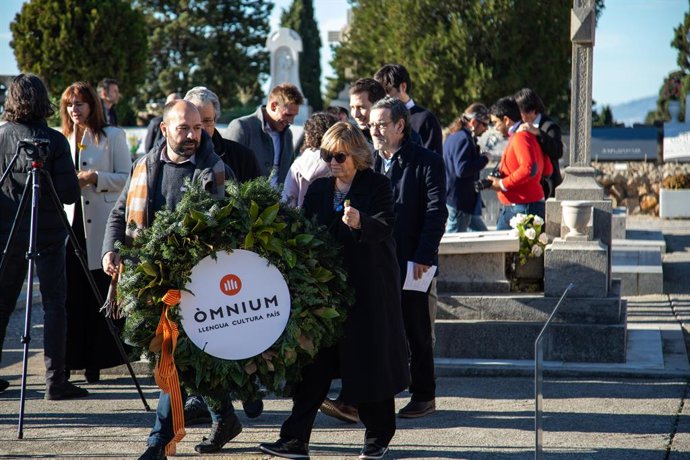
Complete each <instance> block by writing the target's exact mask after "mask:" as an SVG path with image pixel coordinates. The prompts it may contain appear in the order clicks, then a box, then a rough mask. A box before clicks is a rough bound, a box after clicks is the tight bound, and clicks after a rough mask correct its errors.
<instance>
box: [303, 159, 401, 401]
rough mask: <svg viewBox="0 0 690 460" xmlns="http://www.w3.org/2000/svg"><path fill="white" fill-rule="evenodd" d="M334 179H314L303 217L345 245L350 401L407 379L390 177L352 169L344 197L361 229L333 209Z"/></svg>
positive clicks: (345, 359)
mask: <svg viewBox="0 0 690 460" xmlns="http://www.w3.org/2000/svg"><path fill="white" fill-rule="evenodd" d="M334 181H335V178H332V177H324V178H320V179H317V180H315V181H314V182H313V183H312V184H311V185H310V186H309V189H308V190H307V194H306V196H305V198H304V204H303V209H304V212H305V214H306V216H307V217H311V216H313V215H316V216H317V219H318V222H319V223H320V224H323V225H326V226H327V227H328V228H329V230H330V232H331V234H333V236H335V238H336V239H337V240H338V241H339V242H340V243H341V244H342V245H343V246H344V247H343V249H344V251H343V255H344V265H345V268H346V269H347V273H348V279H349V284H350V285H351V286H352V288H353V289H354V293H355V303H354V305H352V306H351V307H350V309H349V311H348V316H347V320H346V322H345V326H344V335H343V337H342V339H341V341H340V343H339V345H338V346H339V353H340V371H341V377H342V382H343V385H342V397H343V399H344V400H345V401H348V402H352V403H359V402H372V401H381V400H384V399H387V398H392V397H393V396H394V395H396V394H397V393H399V392H400V391H402V390H403V389H405V388H406V387H407V385H408V384H409V371H408V364H407V344H406V342H405V332H404V328H403V319H402V311H401V308H400V292H401V290H400V273H399V270H398V264H397V263H396V256H395V242H394V241H393V236H392V230H393V220H394V217H393V196H392V193H391V186H390V181H389V180H388V179H386V178H385V177H383V176H381V175H380V174H376V173H375V172H373V171H372V170H370V169H367V170H364V171H358V172H357V173H356V175H355V178H354V180H353V181H352V186H351V187H350V191H349V193H348V194H347V198H349V199H350V205H351V206H352V207H354V208H356V209H357V210H358V211H359V212H360V217H361V222H362V228H361V229H359V230H351V229H350V228H349V227H348V226H347V225H345V224H344V223H343V221H342V216H343V211H342V210H340V211H334V210H333V191H334Z"/></svg>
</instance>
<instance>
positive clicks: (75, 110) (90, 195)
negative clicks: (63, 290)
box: [60, 82, 132, 382]
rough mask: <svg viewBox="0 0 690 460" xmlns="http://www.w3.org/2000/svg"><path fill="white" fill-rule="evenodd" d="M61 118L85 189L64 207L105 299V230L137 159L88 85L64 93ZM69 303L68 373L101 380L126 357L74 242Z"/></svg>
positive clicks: (69, 267) (78, 84)
mask: <svg viewBox="0 0 690 460" xmlns="http://www.w3.org/2000/svg"><path fill="white" fill-rule="evenodd" d="M60 118H61V120H62V133H63V134H64V135H65V137H66V138H67V139H68V140H69V143H70V147H71V149H72V157H73V159H74V164H75V166H76V170H77V177H78V179H79V185H80V187H81V200H80V201H78V202H77V203H76V204H75V205H71V206H67V207H65V211H66V212H67V216H68V218H70V219H71V223H72V229H73V230H74V232H75V234H76V235H77V239H78V240H80V241H79V244H80V246H82V248H83V249H85V250H86V257H87V259H88V265H89V270H90V271H91V275H92V276H93V277H94V279H95V280H96V284H97V285H98V288H99V290H100V291H101V296H102V297H103V298H105V296H106V294H107V291H108V285H109V284H110V278H109V277H108V276H106V275H105V274H104V273H103V271H102V270H101V247H102V245H103V234H104V233H105V224H106V221H107V220H108V215H109V214H110V210H111V209H112V208H113V206H114V205H115V201H116V200H117V198H118V197H119V196H120V192H121V191H122V189H123V187H124V185H125V182H126V181H127V177H128V176H129V172H130V169H131V167H132V157H131V155H130V152H129V148H128V147H127V140H126V136H125V132H124V131H123V130H122V129H120V128H117V127H114V126H106V123H105V117H104V115H103V107H102V105H101V103H100V101H99V99H98V96H97V95H96V92H95V91H94V89H93V87H92V86H91V85H89V84H88V83H86V82H76V83H73V84H72V85H70V86H69V87H67V89H66V90H65V91H64V92H63V93H62V98H61V99H60ZM66 307H67V359H66V362H67V369H66V372H67V375H69V371H70V370H76V369H85V376H86V380H87V381H88V382H97V381H99V380H100V370H101V369H105V368H108V367H113V366H117V365H119V364H122V358H121V356H120V354H119V352H118V349H117V348H116V343H115V340H114V339H113V337H112V336H111V334H110V332H109V330H108V326H107V324H106V322H105V318H104V317H103V315H102V314H101V313H99V309H100V308H101V305H98V303H97V302H96V298H95V297H94V295H93V293H92V291H91V287H90V285H89V283H88V280H87V279H86V277H85V275H84V271H83V268H82V266H81V264H80V262H79V259H78V258H77V256H76V254H75V252H74V248H73V247H72V245H71V243H68V245H67V301H66ZM116 323H117V322H116ZM117 325H118V326H120V327H121V324H117Z"/></svg>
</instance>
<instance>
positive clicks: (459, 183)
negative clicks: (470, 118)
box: [443, 128, 489, 214]
mask: <svg viewBox="0 0 690 460" xmlns="http://www.w3.org/2000/svg"><path fill="white" fill-rule="evenodd" d="M443 162H444V163H445V165H446V191H447V197H448V204H449V205H451V206H452V207H454V208H456V209H457V210H459V211H462V212H465V213H470V214H472V213H474V210H475V207H476V205H477V199H479V193H477V192H476V191H475V189H474V183H475V182H476V181H478V180H479V173H480V172H481V170H482V169H484V166H486V164H487V163H488V162H489V158H488V157H487V156H486V155H482V154H480V153H479V149H478V148H477V145H476V144H475V143H474V138H473V137H472V133H471V132H470V130H468V129H467V128H462V129H461V130H460V131H457V132H455V133H453V134H451V135H450V136H448V137H447V138H446V142H445V143H444V144H443Z"/></svg>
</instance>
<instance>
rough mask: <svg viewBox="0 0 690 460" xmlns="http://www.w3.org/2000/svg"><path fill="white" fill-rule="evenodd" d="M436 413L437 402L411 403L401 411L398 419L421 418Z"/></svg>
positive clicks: (433, 400)
mask: <svg viewBox="0 0 690 460" xmlns="http://www.w3.org/2000/svg"><path fill="white" fill-rule="evenodd" d="M435 411H436V400H435V399H432V400H431V401H410V402H409V403H407V406H405V407H403V408H402V409H400V411H399V412H398V417H400V418H419V417H424V416H425V415H429V414H431V413H432V412H435Z"/></svg>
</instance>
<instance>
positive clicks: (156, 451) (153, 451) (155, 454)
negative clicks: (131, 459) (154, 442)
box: [139, 446, 168, 460]
mask: <svg viewBox="0 0 690 460" xmlns="http://www.w3.org/2000/svg"><path fill="white" fill-rule="evenodd" d="M167 458H168V457H166V456H165V446H149V447H148V449H146V452H144V453H143V454H142V455H141V457H139V460H167Z"/></svg>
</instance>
